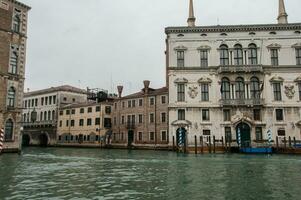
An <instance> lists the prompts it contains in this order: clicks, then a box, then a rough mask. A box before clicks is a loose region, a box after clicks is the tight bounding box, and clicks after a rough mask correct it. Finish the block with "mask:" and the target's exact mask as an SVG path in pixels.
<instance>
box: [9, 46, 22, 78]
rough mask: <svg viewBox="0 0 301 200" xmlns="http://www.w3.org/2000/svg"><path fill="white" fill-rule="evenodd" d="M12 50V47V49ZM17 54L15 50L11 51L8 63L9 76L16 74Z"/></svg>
mask: <svg viewBox="0 0 301 200" xmlns="http://www.w3.org/2000/svg"><path fill="white" fill-rule="evenodd" d="M12 48H13V47H12ZM18 60H19V58H18V53H17V51H16V50H12V52H11V54H10V61H9V64H10V65H9V71H8V73H10V74H17V71H18Z"/></svg>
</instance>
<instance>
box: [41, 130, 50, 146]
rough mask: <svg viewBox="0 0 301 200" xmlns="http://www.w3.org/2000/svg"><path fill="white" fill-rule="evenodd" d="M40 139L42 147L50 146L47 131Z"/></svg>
mask: <svg viewBox="0 0 301 200" xmlns="http://www.w3.org/2000/svg"><path fill="white" fill-rule="evenodd" d="M39 140H40V146H41V147H47V146H48V136H47V134H46V133H42V134H41V135H40V136H39Z"/></svg>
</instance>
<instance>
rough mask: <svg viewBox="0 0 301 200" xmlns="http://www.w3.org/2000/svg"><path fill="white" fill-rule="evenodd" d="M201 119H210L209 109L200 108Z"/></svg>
mask: <svg viewBox="0 0 301 200" xmlns="http://www.w3.org/2000/svg"><path fill="white" fill-rule="evenodd" d="M202 120H203V121H209V120H210V116H209V109H203V110H202Z"/></svg>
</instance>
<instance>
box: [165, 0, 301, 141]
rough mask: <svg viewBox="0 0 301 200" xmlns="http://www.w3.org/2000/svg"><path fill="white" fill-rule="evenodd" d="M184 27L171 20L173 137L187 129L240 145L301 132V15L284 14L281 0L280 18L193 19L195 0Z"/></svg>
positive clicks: (191, 136)
mask: <svg viewBox="0 0 301 200" xmlns="http://www.w3.org/2000/svg"><path fill="white" fill-rule="evenodd" d="M189 9H190V10H189V18H188V26H187V27H167V28H166V30H165V32H166V35H167V40H166V59H167V60H166V63H167V66H166V67H167V84H168V87H169V141H170V145H172V141H173V139H172V138H173V137H174V138H175V140H176V144H177V143H178V142H179V141H178V135H177V133H178V132H177V130H179V128H185V129H186V131H187V132H186V135H187V137H186V138H187V139H186V144H187V145H191V146H192V145H193V144H194V136H195V135H196V136H197V137H199V136H209V135H211V136H215V137H216V138H217V139H221V138H222V137H223V138H226V137H227V139H228V140H230V139H231V141H232V142H233V144H235V143H236V138H237V131H238V129H239V130H240V131H241V137H242V145H244V146H250V145H251V146H256V145H259V144H263V143H265V142H266V140H267V130H268V129H271V131H272V136H273V140H274V141H275V140H276V137H277V136H278V137H279V138H280V142H281V139H282V138H284V137H286V138H287V139H288V138H289V137H291V138H292V140H293V138H294V137H295V139H296V140H300V139H301V127H300V125H301V121H300V120H301V119H300V118H301V102H300V101H301V23H295V24H290V23H288V21H287V14H286V12H285V7H284V2H283V0H279V17H278V24H259V25H227V26H224V25H220V26H195V17H194V14H193V1H192V0H190V8H189Z"/></svg>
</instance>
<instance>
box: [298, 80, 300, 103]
mask: <svg viewBox="0 0 301 200" xmlns="http://www.w3.org/2000/svg"><path fill="white" fill-rule="evenodd" d="M298 87H299V100H300V101H301V83H298Z"/></svg>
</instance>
